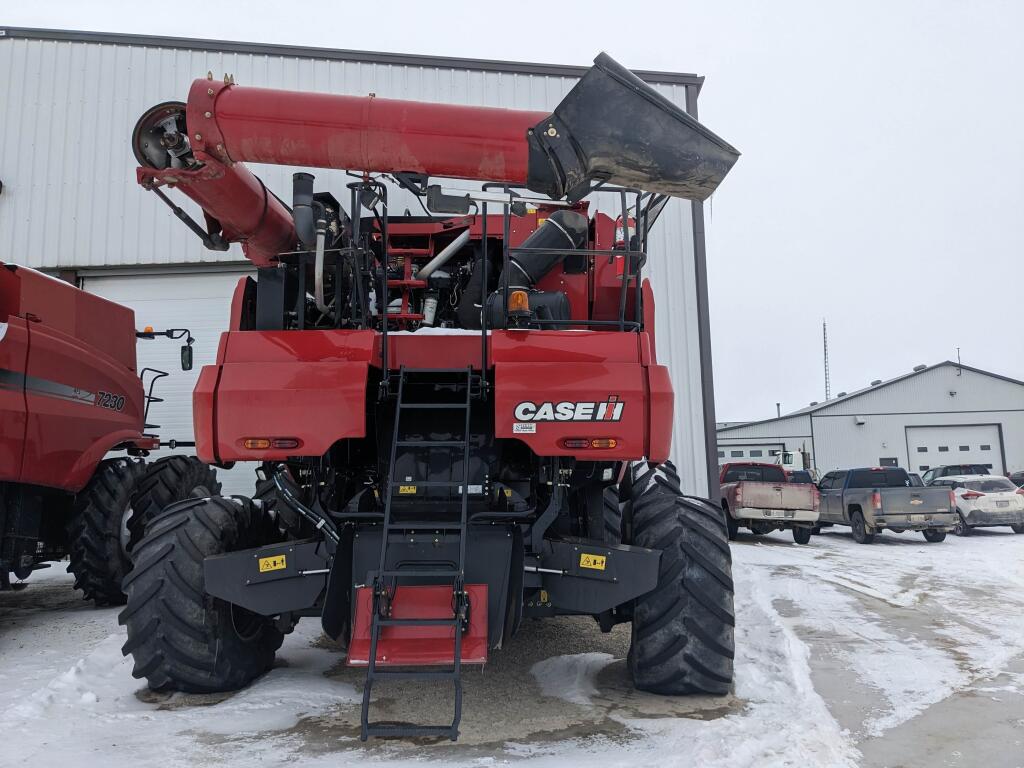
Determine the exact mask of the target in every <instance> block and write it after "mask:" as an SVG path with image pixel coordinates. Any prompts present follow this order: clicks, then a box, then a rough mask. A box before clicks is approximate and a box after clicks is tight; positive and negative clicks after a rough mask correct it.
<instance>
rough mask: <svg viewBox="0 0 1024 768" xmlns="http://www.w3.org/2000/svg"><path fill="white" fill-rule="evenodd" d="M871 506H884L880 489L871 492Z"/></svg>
mask: <svg viewBox="0 0 1024 768" xmlns="http://www.w3.org/2000/svg"><path fill="white" fill-rule="evenodd" d="M871 506H873V507H874V508H875V509H881V508H882V494H881V493H879V492H878V491H875V492H874V493H872V494H871Z"/></svg>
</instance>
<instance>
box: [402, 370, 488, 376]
mask: <svg viewBox="0 0 1024 768" xmlns="http://www.w3.org/2000/svg"><path fill="white" fill-rule="evenodd" d="M467 372H468V369H466V368H406V369H405V373H406V375H409V374H417V373H452V374H455V373H457V374H459V375H461V376H465V375H466V374H467ZM476 375H477V374H474V376H476Z"/></svg>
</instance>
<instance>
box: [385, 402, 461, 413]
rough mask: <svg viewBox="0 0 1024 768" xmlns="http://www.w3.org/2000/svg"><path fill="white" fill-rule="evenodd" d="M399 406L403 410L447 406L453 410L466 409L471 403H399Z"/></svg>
mask: <svg viewBox="0 0 1024 768" xmlns="http://www.w3.org/2000/svg"><path fill="white" fill-rule="evenodd" d="M398 407H399V409H401V410H405V409H406V408H416V409H417V410H425V409H434V410H438V409H444V408H446V409H449V410H452V411H465V410H467V409H468V408H469V405H468V404H467V403H399V404H398Z"/></svg>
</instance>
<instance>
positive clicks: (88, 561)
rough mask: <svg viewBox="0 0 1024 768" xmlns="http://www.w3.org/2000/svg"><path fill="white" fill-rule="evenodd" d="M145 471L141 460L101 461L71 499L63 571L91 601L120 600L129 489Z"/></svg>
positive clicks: (126, 567)
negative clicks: (72, 577)
mask: <svg viewBox="0 0 1024 768" xmlns="http://www.w3.org/2000/svg"><path fill="white" fill-rule="evenodd" d="M145 470H146V465H145V463H144V462H143V461H142V460H140V459H127V458H125V459H112V460H110V461H104V462H101V463H100V465H99V466H98V467H97V468H96V473H95V474H94V475H93V476H92V479H91V480H90V481H89V484H88V485H87V486H86V487H85V489H84V490H82V491H81V493H79V494H78V495H77V496H76V498H75V506H74V512H73V513H72V516H71V521H70V522H69V523H68V529H67V530H68V555H69V563H68V573H71V574H74V577H75V588H76V589H80V590H82V592H83V593H84V595H85V599H86V600H92V601H94V602H95V603H96V605H122V604H124V592H122V591H121V581H122V580H123V579H124V576H125V574H126V573H128V571H130V570H131V567H132V564H131V560H129V558H128V552H127V549H126V544H127V535H126V528H125V526H126V524H127V523H128V521H129V520H130V518H131V516H132V505H131V498H132V492H133V491H134V490H135V487H136V485H137V484H138V482H139V479H140V478H141V477H142V475H143V473H144V472H145Z"/></svg>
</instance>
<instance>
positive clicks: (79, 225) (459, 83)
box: [0, 28, 715, 493]
mask: <svg viewBox="0 0 1024 768" xmlns="http://www.w3.org/2000/svg"><path fill="white" fill-rule="evenodd" d="M597 52H598V51H597V50H595V51H594V53H595V54H596V53H597ZM625 63H626V64H627V65H628V62H625ZM584 70H585V67H570V66H555V65H544V64H526V63H510V62H498V61H484V60H475V59H474V60H470V59H450V58H440V57H432V56H411V55H400V54H382V53H368V52H359V51H340V50H328V49H319V48H301V47H291V46H278V45H261V44H250V43H235V42H225V41H211V40H192V39H180V38H165V37H144V36H136V35H122V34H98V33H92V32H69V31H60V30H34V29H14V28H6V29H5V28H0V183H2V185H3V186H2V191H0V258H3V259H4V260H7V261H13V262H15V263H20V264H25V265H28V266H32V267H36V268H39V269H44V270H47V271H50V272H52V273H55V274H59V275H60V276H62V277H64V278H65V279H68V280H73V281H77V283H78V284H79V285H81V286H82V287H83V288H85V289H86V290H88V291H93V292H95V293H98V294H101V295H103V296H105V297H108V298H110V299H113V300H115V301H118V302H121V303H124V304H127V305H128V306H131V307H133V308H134V309H135V311H136V318H137V322H138V323H139V325H147V324H148V325H153V326H154V327H158V328H159V327H171V326H175V327H178V326H182V325H187V326H188V327H189V328H191V330H192V331H193V334H194V335H195V336H196V338H197V339H198V341H197V344H196V350H195V363H196V369H195V371H194V372H193V373H192V374H191V375H187V374H186V375H183V374H181V373H180V372H179V373H176V374H175V375H174V376H173V377H172V378H171V379H170V380H167V379H165V380H164V381H163V382H161V387H162V390H161V392H160V394H161V395H162V396H164V397H165V398H166V401H167V402H166V403H164V404H162V405H159V406H154V412H153V415H152V419H151V420H152V421H155V422H157V423H159V424H160V425H161V426H162V430H161V431H162V434H164V435H166V436H173V437H177V438H180V439H190V437H191V432H192V426H191V413H190V409H191V399H190V392H191V389H192V386H193V384H194V382H195V377H196V375H197V374H198V369H199V367H200V366H202V365H204V364H206V363H209V362H211V361H212V360H213V358H214V356H215V352H216V348H217V341H218V337H219V333H220V331H221V330H223V329H224V328H225V327H226V325H227V320H228V308H229V300H230V296H231V291H232V289H233V287H234V285H235V284H236V282H237V280H238V278H239V277H240V275H242V274H245V273H246V272H247V271H248V270H247V264H248V263H247V262H246V261H245V259H244V258H243V256H242V253H241V250H240V248H239V247H238V246H237V245H235V246H232V248H231V250H230V251H228V252H226V253H215V252H211V251H207V250H205V249H204V248H203V246H202V245H201V243H200V242H199V240H198V239H197V238H196V237H195V236H194V235H192V234H191V233H190V232H189V231H188V230H187V229H186V228H185V227H184V226H183V225H182V224H181V222H179V221H178V220H177V219H176V218H175V217H174V216H173V215H172V214H171V213H170V211H169V210H168V209H167V208H166V207H165V206H164V205H163V204H162V203H160V201H159V200H158V199H157V198H156V197H155V196H154V195H152V194H149V193H147V192H144V191H143V190H142V189H141V188H140V187H139V186H138V185H137V184H136V183H135V166H136V163H135V160H134V158H133V157H132V153H131V149H130V138H131V132H132V128H133V126H134V124H135V121H136V119H137V118H138V117H139V116H140V115H141V114H142V112H143V111H144V110H145V109H147V108H148V107H150V106H152V105H154V104H157V103H159V102H161V101H183V100H184V99H185V96H186V95H187V93H188V88H189V85H190V84H191V82H192V80H194V79H195V78H197V77H205V76H206V73H207V72H208V71H209V72H213V73H214V75H215V76H217V77H220V76H221V75H222V74H223V73H231V74H233V75H234V77H235V80H236V82H238V83H240V84H245V85H253V86H266V87H272V88H288V89H296V90H310V91H326V92H334V93H347V94H366V93H369V92H374V93H377V94H378V95H380V96H387V97H392V98H400V99H417V100H422V101H436V102H448V103H458V104H479V105H484V106H496V107H511V108H517V109H535V110H543V109H551V108H553V107H554V106H555V105H556V104H557V103H558V102H559V101H560V100H561V99H562V97H563V96H564V95H565V94H566V93H567V92H568V91H569V89H570V88H571V87H572V86H573V85H574V84H575V82H576V79H577V78H578V77H579V76H580V75H581V74H582V73H583V72H584ZM639 74H640V75H641V76H642V77H644V78H645V79H646V80H648V81H649V82H651V83H652V84H653V85H654V86H655V87H656V88H657V89H658V90H659V91H660V92H661V93H663V94H664V95H665V96H666V97H668V98H669V99H671V100H672V101H673V102H675V103H677V104H679V105H681V106H683V107H684V108H686V109H687V110H688V111H689V112H690V113H691V114H696V105H697V96H698V93H699V92H700V88H701V85H702V82H703V78H700V77H697V76H695V75H687V74H676V73H662V72H641V73H639ZM254 170H255V171H256V173H257V174H258V175H260V177H261V178H262V179H263V180H264V182H265V183H266V184H267V186H268V187H269V188H270V189H271V190H273V191H274V192H276V193H277V194H278V195H279V196H281V197H282V198H284V199H289V197H290V189H291V184H290V178H291V173H292V171H293V169H292V168H284V167H272V166H263V167H254ZM346 181H347V179H346V178H345V176H344V174H343V173H342V172H339V171H327V170H323V171H320V172H319V173H318V174H317V186H318V188H320V189H331V190H334V191H335V193H336V194H337V192H338V190H341V189H344V184H345V182H346ZM460 183H464V182H450V183H446V186H456V185H458V184H460ZM389 197H390V199H391V201H392V203H391V207H392V210H398V211H401V210H403V208H405V207H406V206H408V207H410V208H412V209H413V210H415V209H416V207H417V206H416V204H415V203H414V202H412V200H411V199H410V198H409V196H408V195H407V193H404V192H402V191H400V190H392V191H391V192H389ZM175 198H176V200H177V202H178V204H179V205H182V207H185V208H186V209H189V208H190V206H191V203H190V201H188V200H187V199H186V198H184V196H182V195H176V196H175ZM599 205H600V203H599ZM190 213H192V214H193V215H196V216H198V211H197V210H196V209H194V208H191V209H190ZM650 251H651V253H650V259H649V261H648V267H647V274H648V275H649V276H650V277H651V280H652V283H653V285H654V288H655V293H656V296H657V325H658V328H659V329H660V332H659V334H658V353H659V358H660V359H661V360H662V361H667V363H668V364H669V365H670V367H671V370H672V378H673V383H674V386H675V390H676V410H675V444H674V450H673V455H674V458H675V461H676V464H677V465H678V467H679V470H680V474H681V475H682V477H683V479H684V483H685V486H686V487H687V488H688V489H690V490H691V491H694V492H698V493H703V492H706V490H707V483H708V477H709V476H711V475H713V474H714V466H715V458H714V457H715V442H714V441H715V431H714V425H715V415H714V398H713V391H712V377H711V346H710V330H709V327H708V305H707V274H706V269H705V261H704V232H703V210H702V207H701V206H700V205H691V204H690V203H688V202H686V201H673V202H672V203H671V204H670V206H669V208H668V209H667V210H666V211H665V213H664V214H663V215H662V216H661V218H660V219H659V221H658V224H657V226H656V227H655V229H654V231H653V233H652V242H651V248H650ZM176 356H177V347H176V346H175V345H174V344H171V343H167V342H164V343H160V342H149V343H147V344H146V345H144V346H143V347H141V348H140V367H141V366H142V365H148V366H153V367H157V368H162V369H164V370H174V366H175V360H176ZM245 471H246V473H247V474H246V475H245V479H244V480H238V484H237V485H234V487H235V488H237V489H238V490H239V491H241V490H245V489H247V488H248V487H250V485H251V484H250V480H249V478H250V474H248V473H249V472H250V471H251V470H250V469H246V470H245Z"/></svg>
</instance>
